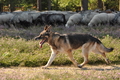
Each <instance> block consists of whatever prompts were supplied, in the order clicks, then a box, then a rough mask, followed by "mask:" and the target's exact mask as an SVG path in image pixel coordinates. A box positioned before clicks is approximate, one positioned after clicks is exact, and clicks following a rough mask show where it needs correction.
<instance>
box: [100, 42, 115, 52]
mask: <svg viewBox="0 0 120 80" xmlns="http://www.w3.org/2000/svg"><path fill="white" fill-rule="evenodd" d="M101 49H102V50H103V51H104V52H111V51H113V50H114V48H106V47H105V46H104V45H103V44H101Z"/></svg>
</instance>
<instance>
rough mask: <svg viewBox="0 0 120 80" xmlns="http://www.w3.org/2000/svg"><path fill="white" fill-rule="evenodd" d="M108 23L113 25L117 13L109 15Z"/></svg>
mask: <svg viewBox="0 0 120 80" xmlns="http://www.w3.org/2000/svg"><path fill="white" fill-rule="evenodd" d="M107 15H108V21H109V22H108V23H110V24H113V22H112V21H113V19H114V18H115V15H116V13H108V14H107Z"/></svg>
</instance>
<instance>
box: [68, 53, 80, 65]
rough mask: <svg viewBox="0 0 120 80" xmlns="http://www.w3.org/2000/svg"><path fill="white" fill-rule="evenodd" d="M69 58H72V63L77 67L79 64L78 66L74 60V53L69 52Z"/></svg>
mask: <svg viewBox="0 0 120 80" xmlns="http://www.w3.org/2000/svg"><path fill="white" fill-rule="evenodd" d="M67 53H68V56H69V58H70V61H72V63H73V64H74V65H75V66H76V67H77V66H78V64H77V61H76V60H75V59H74V58H73V54H72V51H68V52H67Z"/></svg>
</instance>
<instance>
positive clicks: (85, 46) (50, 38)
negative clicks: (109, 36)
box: [35, 26, 113, 68]
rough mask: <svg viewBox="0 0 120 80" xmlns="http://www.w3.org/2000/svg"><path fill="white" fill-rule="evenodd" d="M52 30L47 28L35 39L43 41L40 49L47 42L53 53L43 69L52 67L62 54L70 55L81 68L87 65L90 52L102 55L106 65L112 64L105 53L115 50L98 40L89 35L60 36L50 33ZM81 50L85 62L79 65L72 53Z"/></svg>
mask: <svg viewBox="0 0 120 80" xmlns="http://www.w3.org/2000/svg"><path fill="white" fill-rule="evenodd" d="M50 29H51V26H45V27H44V30H43V31H42V32H41V33H40V35H39V36H37V37H35V40H39V39H41V42H40V43H39V45H40V47H42V45H43V44H44V43H45V42H47V43H48V44H49V45H50V47H51V51H52V53H51V56H50V58H49V60H48V62H47V64H46V65H45V66H43V67H42V68H47V67H48V66H50V65H51V63H52V62H53V60H54V59H55V57H56V55H57V54H58V53H60V52H65V53H66V54H68V56H69V58H70V60H71V61H72V62H73V64H74V65H75V66H77V67H79V68H82V67H83V66H84V65H85V64H86V63H88V54H89V53H90V52H94V53H98V54H101V55H102V56H103V57H104V59H105V61H106V63H107V64H109V63H110V61H109V60H108V58H107V57H106V55H105V53H106V52H111V51H113V48H106V47H105V46H104V45H103V44H102V42H101V41H100V40H98V39H97V38H95V37H93V36H91V35H89V34H59V33H57V32H52V31H50ZM80 48H81V49H82V54H83V57H84V61H83V63H82V64H80V65H78V63H77V62H76V60H75V59H74V58H73V55H72V51H73V50H76V49H80Z"/></svg>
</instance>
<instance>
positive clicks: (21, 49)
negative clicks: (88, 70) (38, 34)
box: [0, 35, 120, 67]
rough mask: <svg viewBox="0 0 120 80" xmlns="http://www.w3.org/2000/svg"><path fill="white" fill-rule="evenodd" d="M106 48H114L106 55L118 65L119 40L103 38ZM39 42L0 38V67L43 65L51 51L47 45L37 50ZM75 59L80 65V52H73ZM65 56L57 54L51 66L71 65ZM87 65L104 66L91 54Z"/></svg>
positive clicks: (119, 59)
mask: <svg viewBox="0 0 120 80" xmlns="http://www.w3.org/2000/svg"><path fill="white" fill-rule="evenodd" d="M101 41H102V42H103V44H104V45H105V46H107V47H114V48H115V49H114V51H113V52H111V53H106V54H107V57H108V58H109V59H110V60H111V61H112V64H119V63H120V39H117V38H112V37H111V36H108V35H107V36H105V37H104V38H103V39H101ZM38 43H39V41H34V40H25V39H23V38H20V39H15V38H11V37H1V38H0V66H4V67H9V66H29V67H36V66H42V65H45V64H46V63H47V61H48V59H49V57H50V54H51V51H50V47H49V46H48V45H47V44H44V46H43V48H39V45H38ZM73 55H74V57H75V59H76V60H77V61H78V62H79V63H82V61H83V57H82V55H81V50H76V51H74V52H73ZM71 64H72V62H71V61H69V59H68V57H67V55H66V54H59V55H58V56H57V58H56V59H55V61H54V62H53V64H52V65H71ZM89 64H105V61H104V60H103V58H102V56H100V55H99V54H94V53H91V54H90V56H89Z"/></svg>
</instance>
